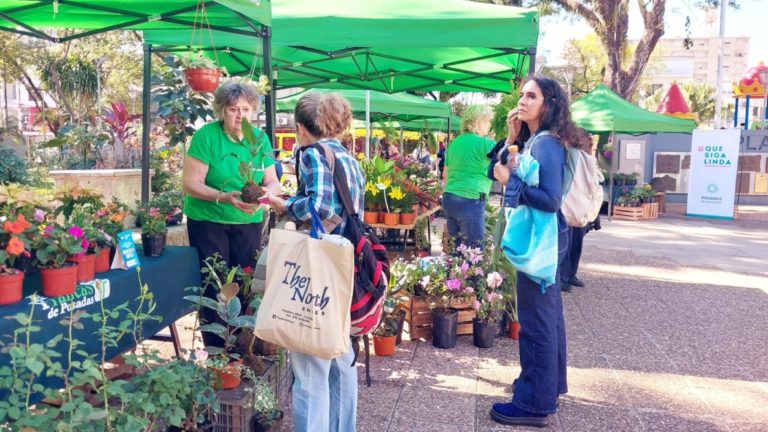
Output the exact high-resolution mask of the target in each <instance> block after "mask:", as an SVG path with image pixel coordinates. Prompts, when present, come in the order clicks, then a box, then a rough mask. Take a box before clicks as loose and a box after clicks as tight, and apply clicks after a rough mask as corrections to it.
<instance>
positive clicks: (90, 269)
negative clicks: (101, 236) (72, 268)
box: [67, 225, 96, 282]
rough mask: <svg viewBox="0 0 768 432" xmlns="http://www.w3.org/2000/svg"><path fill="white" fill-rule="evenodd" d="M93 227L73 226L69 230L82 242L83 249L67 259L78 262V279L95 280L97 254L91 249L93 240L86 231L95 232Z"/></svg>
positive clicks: (81, 280) (83, 280)
mask: <svg viewBox="0 0 768 432" xmlns="http://www.w3.org/2000/svg"><path fill="white" fill-rule="evenodd" d="M93 231H94V229H93V227H89V226H86V227H85V228H84V227H81V226H79V225H73V226H71V227H70V228H69V229H68V230H67V232H68V233H69V234H70V235H72V236H73V237H74V238H75V239H77V240H78V241H79V242H80V245H81V246H82V249H83V251H82V252H79V253H76V254H73V255H71V256H70V257H69V258H67V261H69V262H73V263H76V264H77V281H78V282H86V281H89V280H93V278H94V274H95V269H96V254H95V253H93V252H92V251H91V249H90V246H91V242H90V241H89V240H88V235H87V234H86V233H91V232H93Z"/></svg>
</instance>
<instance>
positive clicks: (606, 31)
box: [553, 0, 666, 99]
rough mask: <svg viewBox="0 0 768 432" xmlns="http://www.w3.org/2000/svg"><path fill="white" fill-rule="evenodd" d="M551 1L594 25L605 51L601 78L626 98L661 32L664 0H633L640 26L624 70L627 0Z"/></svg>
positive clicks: (637, 80)
mask: <svg viewBox="0 0 768 432" xmlns="http://www.w3.org/2000/svg"><path fill="white" fill-rule="evenodd" d="M553 1H554V2H555V3H557V4H558V5H560V6H561V7H562V8H563V9H565V10H566V11H568V12H570V13H573V14H576V15H579V16H581V17H582V18H583V19H584V20H586V21H587V24H589V25H590V26H591V27H592V29H594V31H595V33H596V34H597V37H598V39H599V40H600V42H601V44H602V45H603V47H604V48H605V50H606V53H607V55H608V63H607V64H606V66H605V73H604V75H603V81H604V82H605V84H606V85H607V86H608V87H610V88H611V90H613V91H614V92H616V93H617V94H618V95H619V96H621V97H623V98H625V99H627V98H629V97H630V96H631V95H632V93H633V92H634V91H635V88H636V87H637V84H638V82H639V81H640V77H641V76H642V75H643V71H644V70H645V66H646V65H647V64H648V59H649V58H650V57H651V53H653V49H654V48H656V44H657V43H658V42H659V39H661V36H662V35H664V9H665V4H666V0H650V1H646V0H637V3H638V7H639V9H640V13H641V15H642V17H643V27H644V30H643V36H642V38H641V39H640V42H639V43H638V45H637V48H636V49H635V53H634V57H633V58H632V61H631V62H630V64H629V67H628V68H627V69H626V70H625V69H624V68H623V66H622V60H623V59H624V58H625V56H626V52H627V29H628V26H629V0H593V1H590V2H586V1H579V0H553ZM590 6H591V7H590Z"/></svg>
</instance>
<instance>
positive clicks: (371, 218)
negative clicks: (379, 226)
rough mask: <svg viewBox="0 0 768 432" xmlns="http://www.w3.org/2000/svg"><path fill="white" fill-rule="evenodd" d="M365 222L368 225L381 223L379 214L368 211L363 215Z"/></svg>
mask: <svg viewBox="0 0 768 432" xmlns="http://www.w3.org/2000/svg"><path fill="white" fill-rule="evenodd" d="M363 222H365V223H367V224H368V225H370V224H375V223H379V212H373V211H368V210H366V211H365V213H363Z"/></svg>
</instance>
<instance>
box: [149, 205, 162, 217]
mask: <svg viewBox="0 0 768 432" xmlns="http://www.w3.org/2000/svg"><path fill="white" fill-rule="evenodd" d="M149 217H151V218H158V217H160V209H158V208H157V207H152V208H151V209H149Z"/></svg>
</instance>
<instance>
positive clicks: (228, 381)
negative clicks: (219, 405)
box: [213, 367, 240, 390]
mask: <svg viewBox="0 0 768 432" xmlns="http://www.w3.org/2000/svg"><path fill="white" fill-rule="evenodd" d="M213 372H214V373H215V374H216V380H217V381H221V388H222V390H231V389H233V388H237V386H239V385H240V371H239V370H237V369H236V368H233V367H226V368H224V369H214V370H213Z"/></svg>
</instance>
